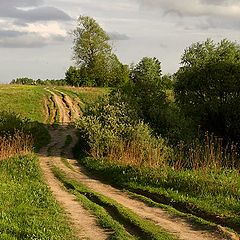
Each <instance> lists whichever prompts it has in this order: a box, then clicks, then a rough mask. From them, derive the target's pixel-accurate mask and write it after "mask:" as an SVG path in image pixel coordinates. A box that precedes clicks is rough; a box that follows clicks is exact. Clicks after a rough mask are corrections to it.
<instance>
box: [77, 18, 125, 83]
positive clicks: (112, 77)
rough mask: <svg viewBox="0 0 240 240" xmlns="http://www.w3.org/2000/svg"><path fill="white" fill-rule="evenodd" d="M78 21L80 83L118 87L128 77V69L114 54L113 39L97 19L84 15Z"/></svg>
mask: <svg viewBox="0 0 240 240" xmlns="http://www.w3.org/2000/svg"><path fill="white" fill-rule="evenodd" d="M77 24H78V25H77V28H76V29H75V30H74V31H73V37H74V46H73V53H74V55H73V59H74V60H75V62H76V65H77V66H78V67H79V71H80V78H79V82H78V86H82V85H85V84H86V85H87V86H115V85H118V84H120V83H121V82H124V81H126V80H128V69H127V68H126V66H123V65H122V64H121V63H120V61H119V60H118V58H117V56H116V55H115V54H113V53H112V47H111V46H110V44H109V40H110V38H109V36H108V35H107V33H106V32H105V31H104V30H103V29H102V28H101V27H100V25H99V24H98V23H97V22H96V20H95V19H93V18H91V17H88V16H80V17H79V18H78V22H77ZM119 73H121V74H119ZM82 83H83V84H82ZM81 84H82V85H81Z"/></svg>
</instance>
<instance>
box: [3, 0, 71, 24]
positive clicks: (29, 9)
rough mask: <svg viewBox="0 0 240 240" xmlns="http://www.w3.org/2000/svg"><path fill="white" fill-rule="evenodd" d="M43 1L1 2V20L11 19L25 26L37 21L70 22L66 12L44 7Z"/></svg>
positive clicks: (7, 0)
mask: <svg viewBox="0 0 240 240" xmlns="http://www.w3.org/2000/svg"><path fill="white" fill-rule="evenodd" d="M43 3H44V2H43V1H42V0H33V1H32V0H1V5H0V18H10V19H13V20H15V22H16V23H17V24H20V25H21V24H22V25H24V24H25V23H29V22H36V21H52V20H57V21H70V20H71V17H70V16H69V15H68V14H67V13H65V12H64V11H62V10H60V9H58V8H56V7H50V6H42V4H43Z"/></svg>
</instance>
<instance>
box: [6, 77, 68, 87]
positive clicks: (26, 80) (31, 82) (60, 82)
mask: <svg viewBox="0 0 240 240" xmlns="http://www.w3.org/2000/svg"><path fill="white" fill-rule="evenodd" d="M10 84H20V85H53V86H65V85H67V82H66V80H65V79H46V80H41V79H37V80H34V79H32V78H27V77H22V78H16V79H13V80H12V81H11V82H10Z"/></svg>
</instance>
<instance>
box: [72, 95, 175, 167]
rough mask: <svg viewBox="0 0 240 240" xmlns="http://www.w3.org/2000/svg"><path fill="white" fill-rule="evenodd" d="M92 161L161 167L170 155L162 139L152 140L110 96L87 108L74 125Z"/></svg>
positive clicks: (133, 116)
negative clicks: (99, 159) (103, 159)
mask: <svg viewBox="0 0 240 240" xmlns="http://www.w3.org/2000/svg"><path fill="white" fill-rule="evenodd" d="M76 126H77V128H78V129H79V130H80V132H81V137H82V139H83V140H84V141H85V142H86V143H87V144H88V147H89V150H90V153H91V154H92V155H93V156H95V157H103V156H106V157H108V158H110V159H119V161H120V162H122V163H125V164H129V163H132V164H136V165H144V164H147V165H152V166H154V165H161V164H165V161H166V160H167V159H168V158H169V156H170V154H171V149H170V148H169V147H168V146H167V144H166V143H165V141H164V140H163V139H162V138H160V137H159V138H155V137H154V136H153V135H152V132H151V130H150V128H149V127H148V125H146V124H144V123H143V122H141V121H139V120H138V117H137V115H136V112H135V111H134V110H132V109H131V108H129V107H128V105H127V103H125V102H121V101H119V99H118V95H110V97H105V98H102V99H100V100H98V101H97V102H95V103H94V104H92V105H89V106H87V107H86V109H85V111H84V114H83V117H81V118H80V119H79V121H78V122H77V123H76Z"/></svg>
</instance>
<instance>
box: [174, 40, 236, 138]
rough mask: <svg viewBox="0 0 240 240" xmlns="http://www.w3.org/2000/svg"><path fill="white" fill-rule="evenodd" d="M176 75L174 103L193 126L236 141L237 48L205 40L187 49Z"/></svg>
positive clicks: (228, 42)
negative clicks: (175, 102)
mask: <svg viewBox="0 0 240 240" xmlns="http://www.w3.org/2000/svg"><path fill="white" fill-rule="evenodd" d="M181 64H182V67H180V69H179V70H178V72H177V73H176V83H175V93H176V100H177V102H178V104H179V105H180V106H181V108H182V109H183V111H184V112H185V114H186V115H188V116H190V117H191V118H192V119H193V120H194V122H195V124H196V125H199V126H200V127H202V128H203V129H204V130H209V131H211V132H214V133H215V134H217V135H219V136H221V137H225V138H230V139H232V140H236V141H240V121H239V119H240V108H239V106H240V46H239V45H238V44H237V43H235V42H231V41H228V40H226V39H224V40H222V41H221V42H219V43H214V42H213V41H212V40H210V39H208V40H207V41H205V42H202V43H195V44H193V45H191V46H190V47H189V48H187V49H186V50H185V52H184V54H183V56H182V61H181Z"/></svg>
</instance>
